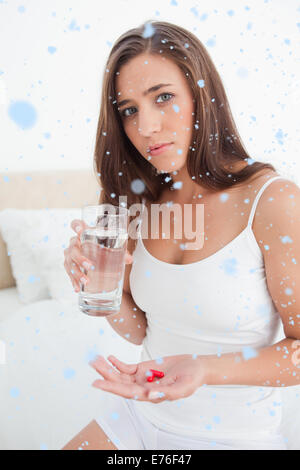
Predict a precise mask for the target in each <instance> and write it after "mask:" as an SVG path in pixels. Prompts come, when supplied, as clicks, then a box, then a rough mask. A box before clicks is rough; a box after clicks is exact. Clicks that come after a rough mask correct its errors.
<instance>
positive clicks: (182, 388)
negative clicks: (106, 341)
mask: <svg viewBox="0 0 300 470" xmlns="http://www.w3.org/2000/svg"><path fill="white" fill-rule="evenodd" d="M108 360H109V361H110V363H111V364H112V365H113V366H114V367H112V366H111V364H110V363H108V362H107V361H106V360H105V358H104V357H103V356H97V358H96V359H94V360H93V361H91V362H90V363H89V364H90V365H91V366H92V367H93V368H94V369H95V370H96V371H97V372H98V373H99V374H100V375H101V376H102V377H103V380H102V379H98V380H95V381H94V382H93V384H92V385H93V387H96V388H99V389H101V390H105V391H107V392H110V393H114V394H116V395H120V396H122V397H125V398H134V399H136V400H140V401H151V402H154V403H161V402H162V401H164V400H170V401H173V400H179V399H180V398H185V397H188V396H190V395H192V394H193V393H194V392H195V391H196V390H197V388H199V387H201V386H202V385H203V384H204V383H205V374H206V370H205V367H204V364H205V361H204V357H201V356H196V357H195V358H194V356H192V355H191V354H181V355H176V356H166V357H163V358H161V359H160V360H159V362H158V360H152V361H144V362H140V363H137V364H126V363H125V362H122V361H120V360H118V359H117V358H116V357H114V356H108ZM150 369H155V370H160V371H162V372H164V377H163V378H162V379H157V378H154V380H153V382H148V381H147V378H148V377H149V376H150V375H152V373H151V372H150ZM150 392H157V397H156V398H155V397H153V398H152V395H150Z"/></svg>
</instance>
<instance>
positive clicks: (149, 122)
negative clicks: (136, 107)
mask: <svg viewBox="0 0 300 470" xmlns="http://www.w3.org/2000/svg"><path fill="white" fill-rule="evenodd" d="M161 123H162V115H161V114H160V112H157V111H156V112H154V111H149V110H148V111H146V110H144V111H143V112H142V111H139V120H138V125H139V127H138V131H139V133H140V135H141V136H143V137H151V135H152V134H153V133H154V132H160V130H161V125H162V124H161Z"/></svg>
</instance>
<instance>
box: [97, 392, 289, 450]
mask: <svg viewBox="0 0 300 470" xmlns="http://www.w3.org/2000/svg"><path fill="white" fill-rule="evenodd" d="M105 394H106V396H105V406H104V407H103V411H102V412H101V414H99V416H97V417H96V418H95V420H96V422H97V423H98V424H99V426H100V427H101V428H102V429H103V431H104V432H105V434H106V435H107V436H108V438H109V439H110V440H111V441H112V442H113V444H114V445H115V446H116V447H117V449H119V450H146V449H149V450H157V449H159V450H176V449H182V450H184V449H187V450H287V446H286V444H285V440H284V438H283V436H282V435H281V434H278V435H277V434H276V435H272V436H270V437H268V436H266V437H264V438H263V439H257V440H247V441H245V440H240V439H239V440H237V439H235V440H233V439H227V438H225V439H222V440H214V439H213V438H210V437H209V436H208V437H207V439H202V438H201V439H198V438H195V437H194V436H193V437H187V436H180V435H177V434H173V433H170V432H166V431H164V430H162V429H159V428H157V427H156V426H155V425H153V424H152V423H150V422H149V421H148V420H147V419H146V418H145V417H144V416H143V415H141V413H140V412H138V411H137V409H136V407H135V402H134V400H129V399H127V398H123V397H120V396H118V395H114V394H112V393H108V392H105Z"/></svg>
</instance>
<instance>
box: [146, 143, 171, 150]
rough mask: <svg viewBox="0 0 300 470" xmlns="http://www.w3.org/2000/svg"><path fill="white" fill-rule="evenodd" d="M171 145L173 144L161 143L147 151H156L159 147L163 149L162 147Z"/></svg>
mask: <svg viewBox="0 0 300 470" xmlns="http://www.w3.org/2000/svg"><path fill="white" fill-rule="evenodd" d="M172 143H173V142H162V143H161V144H157V145H152V146H151V147H149V150H150V152H151V151H152V150H156V149H158V148H160V147H163V146H164V145H170V144H172Z"/></svg>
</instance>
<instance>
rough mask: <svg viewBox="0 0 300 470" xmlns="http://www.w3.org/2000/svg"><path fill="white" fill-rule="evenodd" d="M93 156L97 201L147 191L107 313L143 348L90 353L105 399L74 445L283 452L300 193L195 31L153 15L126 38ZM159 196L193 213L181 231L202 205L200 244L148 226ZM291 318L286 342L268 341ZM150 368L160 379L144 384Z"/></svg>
mask: <svg viewBox="0 0 300 470" xmlns="http://www.w3.org/2000/svg"><path fill="white" fill-rule="evenodd" d="M165 143H167V144H169V145H167V146H165V147H164V148H163V147H162V148H161V150H160V151H157V150H156V151H155V150H154V148H155V147H157V146H158V145H161V144H165ZM162 150H163V151H162ZM95 164H96V169H97V173H98V175H99V176H100V180H101V181H100V182H101V186H102V188H103V191H102V193H101V200H100V203H111V204H118V202H116V201H117V199H118V196H121V195H126V196H127V201H128V206H129V207H130V206H131V205H132V204H134V203H137V202H141V201H144V202H145V204H144V208H145V209H146V210H145V211H144V212H143V217H142V223H141V226H140V230H139V232H138V234H139V237H138V240H137V243H135V241H134V240H133V239H129V242H128V250H129V252H128V253H127V261H126V262H127V266H126V273H125V279H124V289H123V298H122V305H121V310H120V313H119V314H118V315H114V316H112V317H108V318H107V320H108V321H109V323H110V325H111V326H112V327H113V328H114V329H115V330H116V331H117V332H118V333H119V334H120V335H121V336H122V337H124V338H125V339H127V340H128V341H130V342H132V343H134V344H142V345H143V347H142V354H141V358H140V359H141V360H140V362H139V363H137V364H125V363H123V362H122V361H121V360H119V359H117V358H115V357H113V356H109V357H108V360H109V362H107V360H106V359H105V358H103V357H98V358H96V359H95V361H93V362H92V363H91V365H92V366H93V367H94V369H95V370H96V371H97V372H98V373H99V374H100V378H102V380H96V381H95V382H94V383H93V386H94V387H96V388H98V389H101V390H103V391H104V394H105V396H106V398H107V399H106V401H105V403H106V406H105V410H102V413H100V412H99V416H98V417H97V418H96V419H95V420H94V421H92V422H91V423H90V424H89V425H88V426H87V427H86V428H84V429H83V430H82V431H81V432H80V433H79V434H78V435H77V436H75V437H74V438H73V439H72V440H71V441H70V442H69V443H68V444H67V445H66V446H65V447H64V449H76V448H78V447H80V446H81V443H82V442H85V446H83V447H82V448H85V449H210V448H213V449H286V443H285V439H284V436H282V435H281V433H280V419H281V407H280V404H281V403H280V401H281V400H280V387H282V386H291V385H296V384H299V377H300V374H299V369H298V367H297V365H298V363H299V362H300V360H298V356H297V354H298V353H299V349H298V348H299V346H300V341H299V340H300V326H299V311H300V293H299V292H300V290H299V288H298V290H297V289H296V287H297V285H298V286H299V283H300V270H299V259H298V258H297V256H298V254H299V252H300V219H299V207H300V190H299V188H298V186H297V185H296V184H294V183H293V182H291V181H288V180H286V179H284V178H283V177H281V176H280V175H279V174H278V173H277V172H276V170H275V168H274V167H273V166H272V165H271V164H264V163H261V162H257V161H253V160H252V159H251V158H250V156H249V155H248V153H247V152H246V150H245V148H244V147H243V144H242V142H241V138H240V137H239V135H238V132H237V129H236V127H235V124H234V121H233V118H232V115H231V112H230V108H229V104H228V101H227V98H226V94H225V91H224V87H223V85H222V82H221V79H220V76H219V74H218V72H217V71H216V69H215V67H214V64H213V62H212V60H211V58H210V56H209V54H208V53H207V51H206V50H205V48H204V47H203V45H202V44H201V42H200V41H199V40H198V38H197V37H195V36H194V35H193V34H192V33H190V32H188V31H187V30H185V29H183V28H181V27H179V26H176V25H173V24H170V23H167V22H158V21H154V22H151V23H145V24H144V25H142V26H141V27H139V28H136V29H133V30H130V31H128V32H127V33H125V34H123V35H122V36H121V37H120V38H119V40H118V41H117V42H116V44H115V45H114V47H113V48H112V51H111V53H110V56H109V59H108V62H107V67H106V70H105V73H104V77H103V89H102V102H101V110H100V117H99V123H98V131H97V140H96V150H95ZM135 180H137V181H139V182H140V183H142V191H139V192H137V191H135V190H134V188H135V187H136V186H134V184H133V183H134V182H135ZM139 187H141V185H140V186H139ZM154 204H159V205H160V206H161V205H163V207H164V208H166V207H170V205H171V207H173V205H176V207H177V208H178V207H179V208H180V209H182V211H181V215H182V220H181V221H180V222H178V218H177V217H173V219H172V220H171V224H172V226H173V227H174V229H177V228H181V227H179V226H180V225H181V224H182V226H187V225H188V224H190V225H191V224H194V220H195V211H196V210H197V207H199V206H201V207H203V208H204V226H202V225H203V224H202V222H201V220H202V221H203V219H200V225H199V223H198V221H197V220H196V231H195V232H194V233H196V235H197V234H198V232H199V231H200V232H201V233H202V232H203V233H204V237H203V238H202V239H200V241H201V242H203V243H200V246H198V248H197V249H194V248H191V246H192V245H191V244H190V243H189V242H190V238H191V237H186V236H185V235H186V234H185V232H184V234H183V236H182V237H181V238H180V239H175V237H172V235H171V238H170V237H165V233H164V232H163V231H162V227H160V226H158V227H157V226H156V227H154V230H153V231H152V232H151V234H153V233H155V235H156V236H154V237H153V236H150V237H148V236H145V237H144V227H145V225H144V224H147V223H148V233H149V232H150V230H151V229H152V228H153V227H152V225H153V217H152V216H151V208H152V207H153V206H154ZM185 205H186V206H188V207H190V208H191V210H190V211H186V210H185ZM144 214H146V217H144ZM184 224H186V225H184ZM72 227H73V229H74V230H76V231H77V233H78V235H77V236H76V237H74V238H72V239H71V243H70V247H69V248H68V249H67V250H65V268H66V270H67V272H68V274H69V276H70V278H71V281H72V283H73V286H74V288H75V290H76V291H78V290H79V283H80V282H83V281H84V280H88V271H85V273H87V274H85V275H84V276H83V275H82V270H81V269H80V268H84V267H85V266H84V264H83V263H84V262H87V263H88V264H90V263H89V260H87V259H85V258H84V257H83V256H82V254H81V251H80V250H81V248H80V241H79V235H80V232H81V231H82V229H83V226H82V222H81V221H78V220H75V221H73V222H72ZM142 227H143V237H142V236H141V233H142V230H141V228H142ZM156 229H157V230H156ZM148 233H147V234H146V235H148ZM157 235H158V236H157ZM130 253H133V257H132V256H131V254H130ZM132 261H133V263H132ZM129 275H130V277H129ZM119 320H120V321H119ZM280 322H282V324H283V328H284V332H285V335H286V338H284V339H283V340H282V341H280V342H278V343H276V344H272V343H274V338H275V335H276V332H277V328H278V326H279V323H280ZM150 369H155V370H159V371H161V372H163V373H164V377H163V378H159V379H155V380H153V381H152V382H148V380H147V377H148V376H149V374H150ZM153 392H156V396H155V393H154V395H153Z"/></svg>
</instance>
